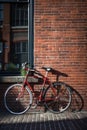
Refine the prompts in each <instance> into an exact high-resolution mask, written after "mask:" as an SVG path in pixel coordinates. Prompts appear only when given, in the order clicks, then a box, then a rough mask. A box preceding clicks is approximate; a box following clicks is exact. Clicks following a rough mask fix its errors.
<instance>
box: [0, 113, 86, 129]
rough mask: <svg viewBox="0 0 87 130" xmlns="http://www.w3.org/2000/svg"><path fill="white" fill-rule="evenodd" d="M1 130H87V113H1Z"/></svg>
mask: <svg viewBox="0 0 87 130" xmlns="http://www.w3.org/2000/svg"><path fill="white" fill-rule="evenodd" d="M0 130H87V112H75V113H72V112H65V113H62V114H52V113H49V112H46V113H36V114H35V113H31V114H29V113H25V114H23V115H11V114H9V113H8V112H0Z"/></svg>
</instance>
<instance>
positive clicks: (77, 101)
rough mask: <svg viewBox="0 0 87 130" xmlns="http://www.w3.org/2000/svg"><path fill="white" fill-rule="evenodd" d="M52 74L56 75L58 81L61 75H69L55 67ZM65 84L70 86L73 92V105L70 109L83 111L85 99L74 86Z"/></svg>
mask: <svg viewBox="0 0 87 130" xmlns="http://www.w3.org/2000/svg"><path fill="white" fill-rule="evenodd" d="M52 74H54V75H56V81H59V77H60V76H63V77H68V75H67V74H65V73H62V72H60V71H57V70H55V69H52ZM64 84H65V83H64ZM65 85H66V86H67V87H69V89H70V91H71V94H72V102H71V106H70V108H69V110H70V111H81V110H82V109H83V107H84V100H83V98H82V96H81V95H80V94H79V92H78V91H77V90H75V89H74V88H73V87H72V86H70V85H68V84H65Z"/></svg>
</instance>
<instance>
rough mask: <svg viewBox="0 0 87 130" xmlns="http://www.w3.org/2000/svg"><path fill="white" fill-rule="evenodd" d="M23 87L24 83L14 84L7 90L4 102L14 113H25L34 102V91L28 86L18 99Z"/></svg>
mask: <svg viewBox="0 0 87 130" xmlns="http://www.w3.org/2000/svg"><path fill="white" fill-rule="evenodd" d="M21 88H22V84H14V85H12V86H10V87H8V89H7V90H6V92H5V95H4V104H5V107H6V109H7V110H8V111H9V112H10V113H12V114H23V113H25V112H26V111H27V110H28V109H29V108H30V106H31V104H32V93H31V91H30V89H28V88H27V87H25V89H24V92H23V94H22V95H21V97H20V98H19V99H17V98H18V95H19V93H20V92H21Z"/></svg>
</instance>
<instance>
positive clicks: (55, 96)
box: [44, 82, 71, 113]
mask: <svg viewBox="0 0 87 130" xmlns="http://www.w3.org/2000/svg"><path fill="white" fill-rule="evenodd" d="M44 100H45V106H46V108H47V109H48V110H49V111H51V112H53V113H61V112H64V111H65V110H66V109H68V108H69V106H70V104H71V92H70V89H69V88H68V87H67V86H66V84H64V83H62V82H56V83H54V84H53V86H52V87H50V86H49V87H48V88H47V89H46V91H45V94H44Z"/></svg>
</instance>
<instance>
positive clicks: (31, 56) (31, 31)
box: [0, 0, 34, 75]
mask: <svg viewBox="0 0 87 130" xmlns="http://www.w3.org/2000/svg"><path fill="white" fill-rule="evenodd" d="M8 1H9V0H8ZM1 3H4V4H5V3H6V2H4V1H2V2H1V1H0V4H1ZM8 3H9V2H8ZM29 14H30V15H29ZM33 26H34V0H29V3H28V40H29V41H28V42H29V45H28V62H29V65H30V67H31V68H32V67H33V66H34V27H33ZM12 28H15V27H12ZM17 73H18V72H17ZM3 74H4V75H7V73H6V72H5V71H2V72H0V75H3ZM12 75H14V74H12Z"/></svg>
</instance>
